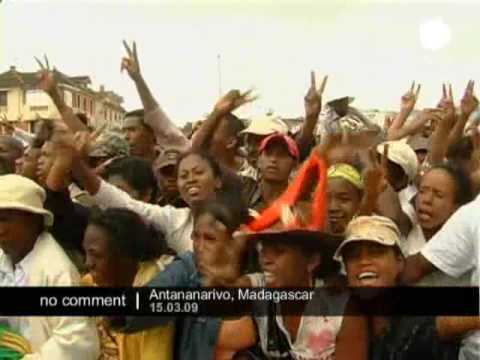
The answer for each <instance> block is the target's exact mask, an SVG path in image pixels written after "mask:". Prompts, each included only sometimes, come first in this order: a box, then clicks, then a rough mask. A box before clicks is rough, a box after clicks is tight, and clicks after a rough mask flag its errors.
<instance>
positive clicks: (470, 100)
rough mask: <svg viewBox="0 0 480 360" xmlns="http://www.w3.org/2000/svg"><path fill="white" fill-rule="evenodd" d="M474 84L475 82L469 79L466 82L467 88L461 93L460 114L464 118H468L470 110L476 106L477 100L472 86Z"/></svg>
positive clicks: (472, 110) (473, 109)
mask: <svg viewBox="0 0 480 360" xmlns="http://www.w3.org/2000/svg"><path fill="white" fill-rule="evenodd" d="M474 86H475V82H474V81H473V80H470V81H469V82H468V84H467V88H466V89H465V92H464V94H463V97H462V100H461V103H460V107H461V109H462V114H463V116H465V118H467V119H468V118H469V117H470V115H471V114H472V112H474V111H475V109H476V108H477V107H478V100H477V98H476V97H475V95H474V93H473V87H474Z"/></svg>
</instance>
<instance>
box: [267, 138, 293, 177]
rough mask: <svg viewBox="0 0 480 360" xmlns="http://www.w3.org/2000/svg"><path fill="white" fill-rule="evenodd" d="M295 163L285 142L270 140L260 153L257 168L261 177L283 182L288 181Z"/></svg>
mask: <svg viewBox="0 0 480 360" xmlns="http://www.w3.org/2000/svg"><path fill="white" fill-rule="evenodd" d="M295 163H296V161H295V159H294V158H293V157H292V156H291V155H290V153H289V152H288V149H287V145H286V144H285V143H283V142H282V141H272V142H271V143H269V144H268V145H267V147H266V148H265V150H264V151H262V153H261V154H260V157H259V159H258V168H259V170H260V174H261V176H262V178H263V179H265V180H267V181H275V182H285V181H288V178H289V176H290V173H291V172H292V170H293V168H294V166H295Z"/></svg>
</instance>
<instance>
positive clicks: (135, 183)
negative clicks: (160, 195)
mask: <svg viewBox="0 0 480 360" xmlns="http://www.w3.org/2000/svg"><path fill="white" fill-rule="evenodd" d="M115 175H117V176H120V177H121V178H122V179H123V180H125V181H126V182H127V183H128V184H129V185H130V186H131V187H132V188H133V189H135V190H136V191H138V192H139V193H140V194H145V193H146V192H147V191H149V190H152V200H154V199H155V198H156V195H157V192H158V187H157V180H156V178H155V175H154V173H153V170H152V166H151V164H150V163H149V162H148V161H147V160H145V159H143V158H140V157H138V156H126V157H123V158H120V159H116V160H114V161H113V162H112V163H111V164H110V165H109V166H108V167H107V169H106V171H105V176H104V177H105V178H107V179H108V178H109V177H111V176H115Z"/></svg>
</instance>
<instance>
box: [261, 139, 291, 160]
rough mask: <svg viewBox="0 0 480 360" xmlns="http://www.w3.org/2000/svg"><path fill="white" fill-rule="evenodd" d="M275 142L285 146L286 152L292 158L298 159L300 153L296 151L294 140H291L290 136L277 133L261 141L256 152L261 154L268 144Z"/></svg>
mask: <svg viewBox="0 0 480 360" xmlns="http://www.w3.org/2000/svg"><path fill="white" fill-rule="evenodd" d="M275 141H278V142H283V143H284V144H285V145H287V149H288V152H289V153H290V155H291V156H292V157H293V158H295V159H298V158H299V157H300V151H299V150H298V146H297V143H296V142H295V140H293V139H292V138H291V137H290V136H287V135H284V134H278V133H275V134H272V135H270V136H267V137H266V138H265V139H263V140H262V142H261V143H260V147H259V148H258V151H259V152H260V153H261V152H263V151H264V150H265V149H266V148H267V146H268V145H269V144H271V143H272V142H275Z"/></svg>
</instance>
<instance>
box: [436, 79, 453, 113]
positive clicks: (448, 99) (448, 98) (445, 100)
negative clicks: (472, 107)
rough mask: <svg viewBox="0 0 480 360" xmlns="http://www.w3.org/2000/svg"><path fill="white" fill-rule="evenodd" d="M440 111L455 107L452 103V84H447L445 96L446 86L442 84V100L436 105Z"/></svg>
mask: <svg viewBox="0 0 480 360" xmlns="http://www.w3.org/2000/svg"><path fill="white" fill-rule="evenodd" d="M437 107H438V108H440V109H447V108H451V107H455V105H454V102H453V91H452V84H448V94H447V86H446V85H445V84H442V98H441V99H440V102H439V103H438V105H437Z"/></svg>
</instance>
